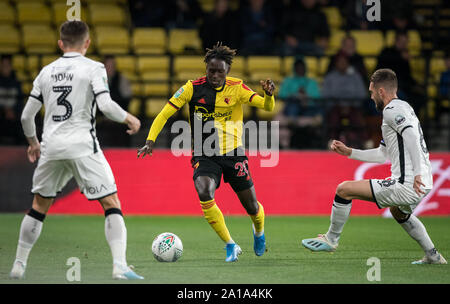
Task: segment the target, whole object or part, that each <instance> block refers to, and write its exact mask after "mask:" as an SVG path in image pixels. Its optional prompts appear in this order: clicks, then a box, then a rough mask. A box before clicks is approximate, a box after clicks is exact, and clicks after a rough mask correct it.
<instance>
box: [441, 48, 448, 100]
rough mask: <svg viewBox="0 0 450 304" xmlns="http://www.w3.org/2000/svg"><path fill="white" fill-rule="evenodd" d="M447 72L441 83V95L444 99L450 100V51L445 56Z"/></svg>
mask: <svg viewBox="0 0 450 304" xmlns="http://www.w3.org/2000/svg"><path fill="white" fill-rule="evenodd" d="M444 61H445V68H446V69H447V70H446V71H445V72H442V74H441V79H440V81H439V95H441V96H442V97H444V98H450V51H449V52H447V53H446V54H445V58H444Z"/></svg>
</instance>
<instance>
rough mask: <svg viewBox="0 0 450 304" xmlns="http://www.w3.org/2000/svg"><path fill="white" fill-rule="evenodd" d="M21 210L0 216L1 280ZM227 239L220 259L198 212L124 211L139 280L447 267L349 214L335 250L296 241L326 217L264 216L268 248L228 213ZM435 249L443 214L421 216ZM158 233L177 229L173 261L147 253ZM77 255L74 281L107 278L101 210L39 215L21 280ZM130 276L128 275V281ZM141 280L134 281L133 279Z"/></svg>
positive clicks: (360, 278)
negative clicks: (233, 245) (230, 253)
mask: <svg viewBox="0 0 450 304" xmlns="http://www.w3.org/2000/svg"><path fill="white" fill-rule="evenodd" d="M22 218H23V215H21V214H1V215H0V231H1V238H0V283H19V281H12V280H9V279H8V274H9V271H10V269H11V266H12V262H13V260H14V256H15V251H16V245H17V238H18V235H19V226H20V223H21V221H22ZM226 220H227V225H228V228H229V229H230V232H231V234H232V237H233V239H234V240H235V241H236V242H237V243H238V244H239V245H240V246H241V247H242V249H243V251H244V252H243V254H242V255H241V256H240V258H239V261H237V262H235V263H225V261H224V259H225V251H224V250H223V248H224V244H223V243H222V242H221V241H220V240H219V238H218V237H217V236H216V234H215V233H214V232H213V231H212V229H211V228H210V227H209V225H208V224H207V223H206V222H205V220H204V219H203V218H201V217H143V216H142V217H141V216H136V217H132V216H129V217H126V218H125V222H126V225H127V230H128V249H127V258H128V262H129V263H130V264H132V265H134V266H135V270H136V272H137V273H138V274H140V275H143V276H144V277H145V280H144V281H142V283H178V284H183V283H206V284H209V283H237V284H239V283H245V284H249V283H250V284H252V283H274V284H279V283H283V284H292V283H293V284H298V283H313V284H314V283H373V282H369V281H368V280H367V277H366V273H367V271H368V270H369V268H370V266H367V265H366V262H367V259H368V258H370V257H377V258H379V259H380V261H381V282H380V283H438V284H439V283H446V284H448V283H450V267H449V265H411V262H412V261H413V260H417V259H420V258H422V256H423V252H422V250H421V248H420V247H419V245H418V244H417V243H416V242H415V241H413V240H412V239H411V238H410V237H409V236H408V235H407V234H406V232H405V231H403V229H402V228H401V227H400V226H399V225H398V224H397V223H396V222H395V221H394V220H393V219H383V218H378V217H351V218H350V220H349V221H348V222H347V224H346V226H345V228H344V233H343V235H342V238H341V243H340V246H339V248H338V250H337V251H336V252H335V253H332V254H331V253H312V252H310V251H309V250H307V249H305V248H303V247H302V246H301V244H300V241H301V239H303V238H309V237H315V236H316V235H317V233H323V232H325V231H326V230H327V228H328V225H329V218H328V217H267V218H266V239H267V245H268V248H269V251H268V252H267V253H266V254H265V255H264V256H262V257H257V256H255V254H254V252H253V236H252V233H251V221H250V219H249V218H248V217H227V218H226ZM422 221H423V223H424V224H425V226H426V227H427V229H428V232H429V234H430V236H431V238H432V239H433V241H434V243H435V245H436V246H437V248H438V250H439V251H440V252H441V253H442V254H443V255H444V257H446V258H447V259H449V258H450V234H449V233H448V232H449V228H450V218H448V217H447V218H439V217H436V218H422ZM162 232H173V233H175V234H177V235H178V236H179V237H180V238H181V240H182V242H183V246H184V253H183V256H182V257H181V259H180V260H179V261H177V262H176V263H160V262H157V261H156V260H155V259H154V258H153V256H152V253H151V243H152V241H153V238H154V237H155V236H156V235H157V234H159V233H162ZM70 257H78V258H79V259H80V261H81V283H114V282H117V281H113V280H112V279H111V271H112V268H111V260H112V259H111V254H110V251H109V247H108V246H107V243H106V240H105V236H104V218H103V217H101V216H55V215H50V216H48V217H47V218H46V220H45V222H44V226H43V231H42V234H41V236H40V239H39V240H38V242H37V243H36V245H35V246H34V248H33V250H32V252H31V255H30V258H29V261H28V269H27V272H26V279H25V280H24V281H20V282H23V283H66V282H67V281H66V271H67V270H68V269H69V268H70V266H66V261H67V259H68V258H70ZM135 282H136V281H133V283H135ZM138 283H140V282H138Z"/></svg>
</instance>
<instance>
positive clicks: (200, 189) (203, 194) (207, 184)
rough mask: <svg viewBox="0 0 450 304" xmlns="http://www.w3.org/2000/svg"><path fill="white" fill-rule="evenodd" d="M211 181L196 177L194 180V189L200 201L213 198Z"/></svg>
mask: <svg viewBox="0 0 450 304" xmlns="http://www.w3.org/2000/svg"><path fill="white" fill-rule="evenodd" d="M212 182H213V181H211V180H210V179H199V178H197V179H196V180H195V190H196V191H197V194H198V198H199V199H200V201H202V202H206V201H210V200H212V199H213V198H214V185H213V184H212Z"/></svg>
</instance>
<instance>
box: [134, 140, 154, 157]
mask: <svg viewBox="0 0 450 304" xmlns="http://www.w3.org/2000/svg"><path fill="white" fill-rule="evenodd" d="M154 144H155V142H154V141H153V140H147V141H146V142H145V145H144V146H143V147H142V148H140V149H139V150H138V152H137V157H138V158H139V157H140V156H141V155H142V158H144V157H145V155H149V156H152V153H153V145H154Z"/></svg>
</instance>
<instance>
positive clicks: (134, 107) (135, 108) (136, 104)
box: [128, 98, 142, 116]
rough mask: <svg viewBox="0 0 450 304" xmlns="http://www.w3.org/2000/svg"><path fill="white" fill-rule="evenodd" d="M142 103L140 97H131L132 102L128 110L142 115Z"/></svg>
mask: <svg viewBox="0 0 450 304" xmlns="http://www.w3.org/2000/svg"><path fill="white" fill-rule="evenodd" d="M141 105H142V101H141V100H140V99H139V98H133V99H131V101H130V103H129V104H128V112H129V113H131V114H132V115H134V116H140V115H141Z"/></svg>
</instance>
